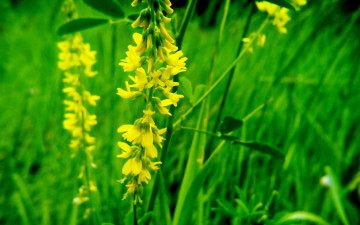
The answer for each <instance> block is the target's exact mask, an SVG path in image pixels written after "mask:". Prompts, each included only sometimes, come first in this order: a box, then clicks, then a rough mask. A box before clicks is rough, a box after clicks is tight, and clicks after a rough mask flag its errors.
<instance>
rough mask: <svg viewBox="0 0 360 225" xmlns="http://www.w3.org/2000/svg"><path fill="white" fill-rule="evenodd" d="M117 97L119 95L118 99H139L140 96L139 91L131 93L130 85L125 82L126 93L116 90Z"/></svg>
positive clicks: (120, 89)
mask: <svg viewBox="0 0 360 225" xmlns="http://www.w3.org/2000/svg"><path fill="white" fill-rule="evenodd" d="M117 90H118V93H117V94H118V95H120V97H122V98H132V99H133V98H136V97H139V96H140V95H141V92H139V91H131V90H130V85H129V83H128V82H127V81H126V91H125V90H123V89H122V88H118V89H117Z"/></svg>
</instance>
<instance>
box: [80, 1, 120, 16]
mask: <svg viewBox="0 0 360 225" xmlns="http://www.w3.org/2000/svg"><path fill="white" fill-rule="evenodd" d="M84 2H85V3H86V4H88V5H89V6H90V7H92V8H93V9H95V10H97V11H99V12H102V13H105V14H107V15H109V16H112V17H116V18H123V17H124V16H125V13H124V11H123V10H122V9H121V7H120V6H119V5H118V4H116V3H115V2H114V1H113V0H84Z"/></svg>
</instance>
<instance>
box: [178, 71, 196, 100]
mask: <svg viewBox="0 0 360 225" xmlns="http://www.w3.org/2000/svg"><path fill="white" fill-rule="evenodd" d="M180 88H181V90H182V92H183V94H184V95H185V96H186V97H187V98H188V99H189V100H190V102H192V100H193V87H192V84H191V81H190V80H189V79H187V78H186V77H181V78H180Z"/></svg>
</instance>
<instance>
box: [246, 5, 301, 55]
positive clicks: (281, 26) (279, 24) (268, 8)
mask: <svg viewBox="0 0 360 225" xmlns="http://www.w3.org/2000/svg"><path fill="white" fill-rule="evenodd" d="M255 3H256V6H257V8H258V9H259V10H260V11H263V12H267V14H268V15H269V17H270V18H271V23H272V25H274V26H275V27H276V28H277V30H278V31H279V32H280V33H281V34H286V33H287V29H286V28H285V25H286V24H287V22H289V21H290V20H291V18H290V16H289V15H288V12H289V10H288V9H287V8H284V7H281V6H278V5H276V4H273V3H270V2H267V1H260V2H258V1H256V2H255ZM291 3H292V4H293V5H294V6H295V7H296V8H297V9H299V8H300V6H304V5H306V0H292V1H291ZM255 39H257V41H256V43H257V45H258V46H260V47H264V45H265V40H266V36H265V34H262V33H259V34H256V33H251V34H250V35H249V37H246V38H243V39H242V41H243V42H244V44H245V46H246V47H247V48H248V51H249V52H250V53H252V52H253V47H252V46H249V45H250V43H251V42H252V40H254V41H255Z"/></svg>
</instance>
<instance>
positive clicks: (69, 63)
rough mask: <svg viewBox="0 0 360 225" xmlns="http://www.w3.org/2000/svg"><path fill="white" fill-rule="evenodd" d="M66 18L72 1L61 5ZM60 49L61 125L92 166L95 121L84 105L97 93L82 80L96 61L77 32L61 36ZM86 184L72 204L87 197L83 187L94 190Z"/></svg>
mask: <svg viewBox="0 0 360 225" xmlns="http://www.w3.org/2000/svg"><path fill="white" fill-rule="evenodd" d="M63 11H65V13H66V15H67V18H68V20H71V19H73V17H74V15H76V13H75V12H76V11H75V6H74V4H73V2H72V1H65V3H64V6H63ZM57 46H58V48H59V49H60V50H61V52H60V53H59V62H58V67H59V69H60V70H62V71H63V72H64V75H65V77H64V78H63V82H64V88H63V92H64V93H65V95H66V99H65V100H64V104H65V106H66V108H65V111H66V112H65V115H64V121H63V126H64V128H65V129H66V130H68V131H69V132H70V133H71V137H72V139H71V141H70V148H71V149H73V150H74V154H73V156H75V155H76V154H77V153H78V152H79V150H80V149H81V150H84V152H85V157H86V158H87V159H89V161H90V163H91V164H92V165H93V166H95V165H94V164H93V163H92V161H93V157H92V154H91V151H92V150H93V149H95V137H92V136H91V135H90V131H91V128H92V126H94V125H95V124H97V120H96V115H93V114H91V113H90V112H89V111H88V109H87V107H88V106H96V101H97V100H99V99H100V97H99V96H97V95H92V94H91V93H90V92H89V91H87V90H86V87H85V85H84V79H86V77H93V76H95V75H96V74H97V72H94V71H92V66H93V65H94V64H95V63H96V59H95V54H96V52H95V51H91V50H90V45H89V44H85V43H84V42H83V38H82V36H81V34H80V33H76V34H71V35H67V36H65V40H64V41H62V42H59V43H58V44H57ZM85 166H87V165H85V164H84V165H83V166H82V170H83V171H82V172H81V173H80V175H79V178H81V177H82V176H83V173H84V170H85ZM88 184H89V185H87V186H89V187H86V186H82V187H81V188H80V193H79V195H78V197H76V198H75V199H74V202H75V203H78V204H81V203H82V202H85V201H87V200H88V197H87V192H88V190H87V189H90V190H95V189H96V186H95V184H94V182H92V181H88Z"/></svg>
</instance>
